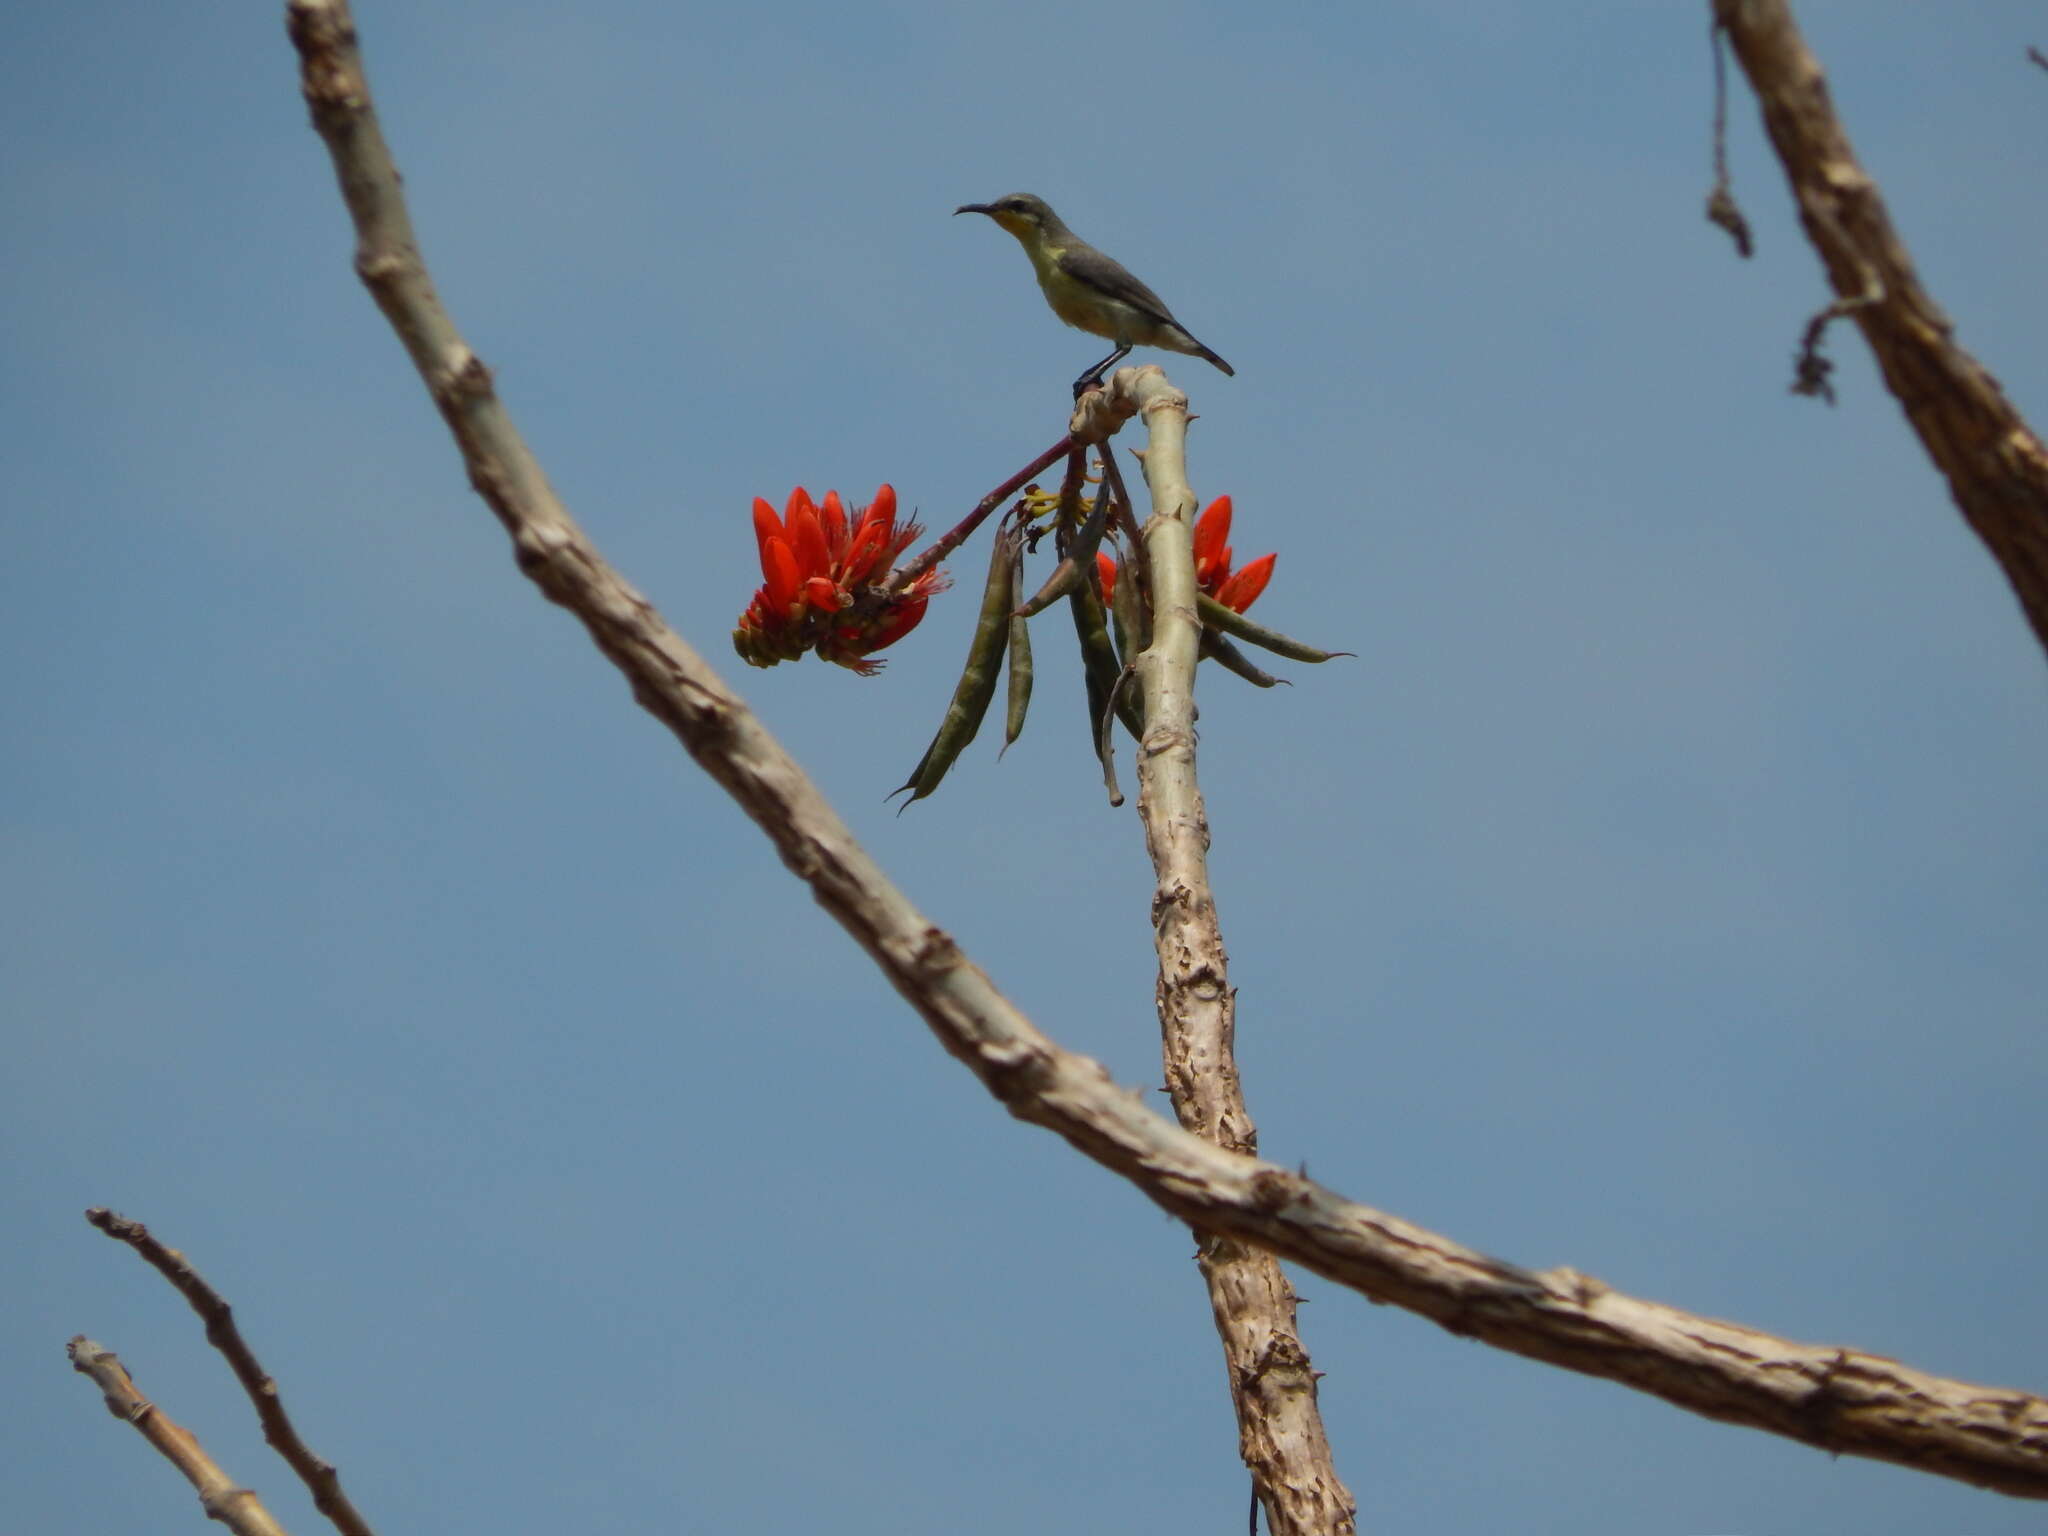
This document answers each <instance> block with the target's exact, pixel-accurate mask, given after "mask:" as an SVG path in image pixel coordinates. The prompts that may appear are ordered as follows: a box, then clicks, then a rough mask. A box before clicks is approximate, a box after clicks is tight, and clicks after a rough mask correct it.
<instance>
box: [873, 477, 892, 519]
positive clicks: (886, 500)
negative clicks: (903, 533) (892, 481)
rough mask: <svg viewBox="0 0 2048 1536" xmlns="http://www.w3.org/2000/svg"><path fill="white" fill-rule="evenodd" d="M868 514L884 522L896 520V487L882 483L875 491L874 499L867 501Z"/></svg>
mask: <svg viewBox="0 0 2048 1536" xmlns="http://www.w3.org/2000/svg"><path fill="white" fill-rule="evenodd" d="M867 510H868V515H869V516H872V517H879V518H880V519H881V520H882V521H883V522H885V523H894V522H895V521H896V487H895V486H893V485H888V484H886V483H885V484H884V485H883V486H882V488H881V489H880V490H878V491H876V492H875V499H874V500H873V501H871V502H869V503H868V506H867Z"/></svg>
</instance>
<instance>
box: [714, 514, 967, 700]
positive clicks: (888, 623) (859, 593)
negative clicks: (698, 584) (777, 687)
mask: <svg viewBox="0 0 2048 1536" xmlns="http://www.w3.org/2000/svg"><path fill="white" fill-rule="evenodd" d="M922 531H923V530H921V529H920V528H919V527H918V525H917V524H916V523H905V524H904V525H903V526H902V527H901V528H898V527H897V526H896V492H895V491H894V490H893V489H892V488H890V487H889V486H886V485H885V486H883V487H882V488H881V489H880V490H879V491H877V492H875V499H874V502H873V504H872V505H869V506H866V507H863V508H861V509H860V511H859V512H857V513H856V514H854V516H853V517H852V518H850V519H849V518H848V516H847V513H846V508H845V507H844V506H843V505H841V503H840V500H839V493H838V492H837V491H828V492H826V493H825V504H824V506H822V507H819V506H816V505H814V504H813V503H812V501H811V497H810V493H809V492H808V491H806V490H805V489H804V488H803V487H802V486H798V487H797V488H796V489H795V490H794V491H791V492H790V494H789V504H788V505H787V506H786V507H785V508H784V510H783V514H782V516H780V517H777V516H776V515H775V508H774V507H772V506H770V505H769V504H768V503H767V502H766V501H764V500H762V499H761V498H760V497H758V496H757V497H755V498H754V538H755V540H756V542H758V543H759V544H760V546H761V575H762V576H763V578H765V579H764V580H763V582H762V584H761V587H760V589H759V590H758V591H756V592H755V593H754V600H753V602H751V603H750V604H748V605H747V611H746V612H745V613H743V614H741V615H740V623H739V628H737V629H735V630H734V631H733V632H732V644H733V649H734V650H736V651H738V652H739V653H740V655H741V657H743V658H744V659H745V660H746V661H747V662H748V663H749V664H750V665H752V666H756V667H772V666H774V665H775V664H776V663H777V662H779V661H796V660H799V659H800V658H801V657H802V656H803V654H804V652H806V651H816V652H817V653H818V655H820V656H822V657H823V658H824V659H825V660H827V661H832V662H837V663H838V664H839V665H840V666H842V667H851V668H852V669H853V670H854V671H856V672H859V673H862V674H867V673H872V672H878V671H880V670H881V667H882V664H881V663H880V662H879V661H869V660H867V657H868V656H869V655H870V654H872V653H873V652H875V651H879V650H881V649H882V648H883V647H884V646H888V645H894V644H895V643H896V642H897V641H898V640H901V639H902V638H903V637H904V636H905V635H907V634H909V633H910V632H911V631H912V630H913V629H915V628H917V625H918V621H919V620H920V619H922V618H923V617H924V610H925V605H926V604H927V603H929V602H930V601H931V598H932V594H933V593H935V592H938V591H940V590H942V589H943V588H944V587H945V586H946V578H945V576H944V575H943V574H941V573H940V572H939V571H938V570H936V569H934V570H930V571H926V572H925V573H924V574H923V575H922V576H919V577H918V578H917V579H916V580H915V581H913V582H911V583H910V585H909V586H908V587H906V588H905V589H904V590H903V591H901V592H895V591H891V590H890V589H889V587H888V585H887V583H888V579H889V575H890V572H891V571H892V570H893V569H894V567H895V564H896V557H897V556H898V555H900V554H902V553H903V551H904V550H906V549H907V548H909V547H910V545H911V544H912V543H913V542H914V541H915V540H916V538H917V536H918V534H919V533H920V532H922Z"/></svg>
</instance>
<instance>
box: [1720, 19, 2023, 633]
mask: <svg viewBox="0 0 2048 1536" xmlns="http://www.w3.org/2000/svg"><path fill="white" fill-rule="evenodd" d="M1713 14H1714V19H1715V21H1716V23H1717V24H1718V25H1719V26H1720V27H1721V28H1722V29H1723V30H1724V31H1725V32H1726V33H1727V36H1728V40H1729V42H1730V44H1731V45H1732V46H1733V47H1734V49H1735V56H1736V58H1737V60H1739V61H1740V63H1741V65H1742V68H1743V72H1744V73H1745V74H1746V75H1747V76H1748V77H1749V83H1750V85H1751V87H1752V88H1753V89H1754V90H1755V91H1756V94H1757V101H1758V104H1759V105H1760V106H1761V107H1762V109H1763V118H1764V128H1765V130H1766V131H1767V132H1768V133H1769V135H1770V139H1771V143H1772V145H1773V146H1774V147H1775V148H1776V149H1777V152H1778V159H1779V160H1780V162H1782V164H1783V165H1784V167H1785V176H1786V179H1787V180H1788V181H1789V182H1790V183H1791V185H1792V195H1793V197H1794V198H1795V199H1797V201H1798V204H1799V218H1800V222H1801V223H1802V224H1803V225H1804V226H1805V228H1806V236H1807V238H1808V239H1809V240H1811V241H1812V242H1813V246H1814V249H1815V250H1817V251H1818V252H1819V253H1820V257H1821V261H1822V263H1823V264H1824V265H1825V266H1826V267H1827V272H1828V281H1829V282H1830V283H1831V284H1832V285H1833V287H1834V290H1835V293H1836V296H1837V297H1836V302H1835V303H1834V304H1832V305H1830V306H1829V307H1828V308H1827V309H1825V310H1823V311H1822V312H1821V313H1820V314H1819V315H1817V316H1815V317H1814V322H1813V324H1812V326H1811V327H1810V328H1809V330H1808V334H1807V338H1806V342H1805V344H1804V349H1803V351H1802V383H1801V385H1800V386H1795V387H1803V388H1807V389H1809V391H1810V392H1814V393H1822V392H1825V391H1826V388H1827V385H1826V371H1827V367H1828V365H1827V364H1826V362H1825V360H1824V359H1821V358H1820V355H1819V352H1818V350H1817V348H1818V344H1819V340H1820V334H1821V332H1822V331H1823V330H1824V329H1825V327H1826V326H1827V324H1828V323H1829V322H1830V321H1832V320H1835V319H1838V318H1841V317H1843V316H1848V317H1850V318H1853V319H1854V320H1855V322H1856V324H1857V325H1858V326H1860V327H1861V328H1862V331H1863V335H1864V339H1865V340H1867V341H1868V342H1869V343H1870V349H1871V351H1872V352H1874V353H1875V354H1876V355H1877V363H1878V367H1879V368H1881V369H1882V370H1883V372H1884V379H1885V383H1886V385H1887V386H1888V387H1889V388H1890V389H1891V392H1892V393H1893V394H1894V395H1896V396H1897V397H1898V401H1899V404H1900V406H1901V407H1902V408H1903V409H1904V410H1905V413H1906V419H1907V420H1908V421H1909V422H1911V423H1912V426H1913V430H1914V431H1915V432H1917V433H1918V434H1919V435H1920V442H1921V444H1922V446H1923V447H1925V448H1926V450H1927V455H1928V457H1929V458H1931V459H1932V460H1933V461H1934V465H1935V468H1937V469H1938V470H1940V471H1941V473H1942V474H1943V475H1944V476H1945V477H1946V478H1947V480H1948V485H1949V493H1950V495H1952V496H1953V497H1954V498H1955V502H1956V505H1957V506H1958V507H1959V508H1961V510H1962V514H1963V517H1964V518H1965V519H1966V520H1967V521H1968V523H1969V525H1970V526H1971V527H1972V528H1974V529H1975V530H1976V531H1977V536H1978V537H1979V538H1981V539H1982V540H1983V541H1984V543H1985V546H1986V547H1987V548H1988V549H1990V551H1991V554H1992V558H1994V559H1995V560H1997V562H1998V564H1999V566H2000V567H2001V568H2002V569H2003V570H2004V571H2005V575H2006V580H2008V581H2009V582H2011V583H2012V588H2013V591H2014V592H2016V593H2017V594H2018V595H2019V600H2020V606H2021V607H2022V608H2023V609H2024V610H2025V611H2026V615H2027V620H2028V622H2029V623H2031V624H2032V625H2033V628H2034V634H2035V636H2036V637H2037V638H2038V639H2039V640H2040V641H2041V643H2042V644H2043V645H2044V646H2048V449H2044V448H2043V447H2042V444H2041V440H2040V439H2039V438H2038V437H2037V436H2036V435H2035V434H2034V431H2033V429H2032V428H2031V427H2029V426H2028V425H2027V423H2026V422H2025V420H2023V419H2022V418H2021V416H2020V414H2019V412H2018V411H2016V410H2014V409H2013V407H2012V404H2011V402H2009V401H2008V400H2007V399H2006V398H2005V393H2004V391H2003V390H2002V389H2000V388H1999V385H1998V381H1997V380H1996V379H1995V378H1993V377H1992V376H1991V374H1990V373H1989V372H1988V371H1986V369H1985V368H1984V366H1983V365H1982V364H1981V363H1979V362H1978V361H1977V360H1976V359H1975V358H1973V357H1971V356H1970V354H1969V353H1967V352H1965V351H1964V350H1963V349H1962V348H1961V347H1959V346H1957V345H1956V343H1955V339H1954V329H1955V328H1954V326H1953V324H1952V323H1951V322H1950V320H1949V318H1948V316H1947V315H1945V314H1943V313H1942V311H1941V309H1940V307H1939V306H1938V305H1936V304H1935V302H1934V300H1933V298H1932V297H1930V296H1929V294H1928V293H1927V290H1926V289H1924V288H1923V287H1921V285H1920V278H1919V275H1918V274H1917V273H1916V272H1915V271H1914V270H1913V260H1912V257H1911V256H1910V255H1909V254H1908V253H1907V250H1906V247H1905V244H1904V242H1903V241H1901V240H1900V239H1899V236H1898V233H1897V231H1895V230H1894V229H1893V228H1892V222H1891V216H1890V214H1889V213H1888V212H1887V211H1886V209H1885V205H1884V199H1883V198H1881V197H1880V196H1879V195H1878V191H1877V184H1876V183H1875V182H1873V181H1872V180H1871V179H1870V176H1869V174H1868V173H1867V172H1866V171H1865V170H1864V169H1863V167H1862V166H1861V165H1859V164H1857V161H1856V155H1855V151H1854V149H1853V148H1851V146H1850V144H1849V137H1848V134H1847V133H1846V132H1845V131H1844V130H1843V128H1842V125H1841V122H1840V120H1839V119H1838V118H1837V117H1836V116H1835V109H1834V104H1833V102H1832V101H1830V99H1829V97H1828V88H1827V80H1826V78H1825V77H1824V76H1823V75H1822V73H1821V67H1820V62H1819V61H1818V60H1817V59H1815V58H1814V56H1813V54H1812V53H1811V52H1809V51H1808V49H1807V47H1806V42H1805V40H1804V39H1803V38H1802V37H1801V36H1800V34H1799V29H1798V27H1797V26H1796V25H1795V24H1794V22H1793V20H1792V12H1791V9H1790V7H1789V6H1787V5H1786V4H1785V0H1713Z"/></svg>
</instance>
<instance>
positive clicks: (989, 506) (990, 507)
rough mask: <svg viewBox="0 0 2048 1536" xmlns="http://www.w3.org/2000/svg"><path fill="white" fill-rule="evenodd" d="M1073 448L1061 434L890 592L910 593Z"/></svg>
mask: <svg viewBox="0 0 2048 1536" xmlns="http://www.w3.org/2000/svg"><path fill="white" fill-rule="evenodd" d="M1073 446H1074V440H1073V438H1072V437H1070V436H1068V435H1067V434H1066V433H1064V432H1063V433H1061V434H1060V440H1059V441H1058V442H1056V443H1054V444H1053V445H1052V446H1051V447H1050V448H1048V449H1046V450H1045V452H1043V453H1041V454H1040V455H1039V456H1038V457H1037V458H1035V459H1033V460H1032V461H1031V462H1030V463H1029V464H1026V465H1025V466H1024V467H1023V468H1022V469H1020V470H1018V471H1017V473H1015V474H1014V475H1012V476H1010V478H1009V479H1007V480H1005V481H1004V482H1003V483H1002V484H1001V485H999V486H997V487H996V488H995V489H994V490H992V491H990V492H989V493H988V494H987V495H986V496H984V497H982V498H981V500H980V501H979V502H978V503H976V504H975V508H974V510H973V511H972V512H970V513H968V514H967V515H966V516H965V517H963V518H961V519H960V522H959V525H958V526H957V527H955V528H954V529H953V530H952V531H951V532H950V533H947V534H946V535H945V536H944V537H943V538H941V539H940V540H939V541H938V542H937V543H935V544H933V545H932V547H931V548H929V549H927V550H926V551H925V552H924V553H923V554H921V555H919V556H918V557H917V558H916V559H915V560H913V561H911V562H910V564H908V565H906V566H904V567H903V569H902V570H900V571H898V572H897V573H896V574H895V575H894V576H892V577H890V578H889V590H890V591H891V592H902V591H905V590H907V589H908V588H909V586H910V584H911V583H912V582H913V581H915V580H917V578H918V577H920V576H922V575H923V574H924V573H925V572H926V571H928V570H930V569H931V568H932V567H933V566H935V565H937V564H938V563H939V562H940V561H941V560H943V559H945V558H946V556H948V555H950V554H951V553H953V551H954V550H956V549H958V548H959V547H960V546H961V545H962V544H964V543H965V542H966V541H967V539H968V536H969V535H971V534H972V533H973V532H974V530H975V529H977V528H979V527H980V526H981V525H982V524H983V523H984V522H986V521H987V520H988V515H989V513H991V512H993V511H995V509H996V508H997V507H999V506H1001V505H1002V504H1003V503H1004V502H1006V501H1008V500H1009V499H1010V498H1011V497H1012V496H1014V495H1016V494H1017V492H1018V491H1020V490H1022V489H1023V488H1024V486H1025V485H1026V483H1027V482H1029V480H1030V479H1031V477H1032V476H1033V475H1036V474H1041V473H1043V472H1044V470H1045V468H1046V466H1047V465H1049V464H1051V463H1052V461H1053V460H1054V459H1057V458H1058V457H1059V456H1060V455H1061V454H1063V453H1066V452H1067V451H1068V450H1069V449H1071V448H1072V447H1073Z"/></svg>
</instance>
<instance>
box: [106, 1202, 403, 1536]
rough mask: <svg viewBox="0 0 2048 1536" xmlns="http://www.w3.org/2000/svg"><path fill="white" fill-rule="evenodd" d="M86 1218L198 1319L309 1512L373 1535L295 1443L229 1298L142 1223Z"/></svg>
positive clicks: (327, 1470) (334, 1475)
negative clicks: (298, 1485)
mask: <svg viewBox="0 0 2048 1536" xmlns="http://www.w3.org/2000/svg"><path fill="white" fill-rule="evenodd" d="M85 1219H86V1220H87V1221H89V1222H91V1223H92V1224H93V1225H94V1226H96V1227H98V1228H99V1229H100V1230H101V1231H102V1232H104V1233H106V1234H107V1236H109V1237H111V1238H113V1239H114V1240H115V1241H116V1242H120V1243H126V1244H127V1245H128V1246H129V1247H130V1248H133V1249H134V1250H135V1251H136V1252H137V1253H138V1254H140V1255H141V1256H142V1258H143V1259H144V1260H145V1261H146V1262H147V1263H148V1264H149V1265H150V1266H151V1267H152V1268H153V1269H155V1270H156V1272H157V1273H158V1274H160V1275H162V1276H163V1277H164V1278H165V1279H166V1280H168V1281H170V1282H171V1284H172V1285H173V1286H174V1287H176V1289H177V1292H178V1294H179V1295H180V1296H183V1297H184V1298H185V1300H186V1301H187V1302H188V1303H190V1305H191V1307H192V1310H193V1311H194V1312H197V1313H198V1314H199V1317H200V1321H202V1322H204V1323H205V1324H206V1342H207V1343H209V1344H211V1345H212V1346H213V1347H214V1348H215V1349H217V1350H219V1351H220V1352H221V1354H223V1355H224V1356H226V1357H227V1362H228V1366H229V1368H230V1369H232V1370H233V1371H234V1373H235V1380H236V1381H238V1382H240V1383H241V1384H242V1390H243V1391H244V1392H246V1393H247V1394H248V1396H249V1401H250V1403H251V1404H253V1405H254V1407H255V1409H256V1417H257V1419H258V1421H259V1422H261V1424H262V1425H263V1438H264V1440H265V1441H267V1442H268V1443H269V1445H270V1448H271V1449H272V1450H274V1451H276V1452H277V1454H278V1455H280V1456H282V1457H283V1458H284V1460H285V1464H286V1465H287V1466H289V1467H290V1468H291V1469H292V1471H294V1472H295V1473H297V1474H298V1477H299V1481H300V1482H302V1483H304V1484H305V1485H306V1489H307V1491H308V1492H309V1493H311V1494H312V1495H313V1507H314V1508H315V1509H317V1510H319V1511H320V1513H321V1514H323V1515H325V1516H326V1517H327V1518H328V1520H329V1521H331V1522H332V1523H333V1525H334V1528H335V1529H336V1530H338V1531H340V1532H341V1536H374V1533H373V1532H372V1531H371V1529H370V1523H369V1522H368V1521H367V1520H365V1519H364V1518H363V1517H362V1514H361V1513H360V1512H359V1511H358V1510H357V1509H356V1507H355V1505H354V1504H352V1503H351V1502H350V1501H349V1497H348V1495H347V1494H346V1493H344V1492H342V1489H341V1474H340V1473H338V1472H336V1471H335V1470H334V1464H333V1463H332V1462H330V1461H325V1460H323V1459H322V1458H320V1457H318V1456H316V1455H314V1454H313V1452H312V1450H311V1449H310V1448H309V1447H308V1446H307V1444H306V1442H305V1441H303V1440H301V1439H300V1438H299V1431H298V1429H297V1427H296V1426H295V1425H294V1424H293V1423H292V1421H291V1415H290V1414H288V1413H286V1412H285V1411H284V1398H283V1396H282V1395H280V1394H279V1392H278V1390H277V1383H276V1382H275V1381H273V1380H271V1378H270V1375H269V1373H268V1372H266V1371H265V1370H264V1369H263V1366H262V1364H261V1362H259V1361H258V1360H257V1358H256V1352H255V1351H254V1350H252V1349H251V1348H249V1345H248V1341H247V1340H245V1339H244V1338H243V1337H242V1330H241V1329H240V1328H238V1327H236V1326H235V1309H234V1308H233V1307H231V1306H229V1305H228V1302H227V1298H226V1297H224V1296H222V1295H221V1294H220V1292H219V1291H216V1290H215V1289H214V1288H213V1287H212V1286H210V1285H208V1284H207V1283H206V1282H205V1281H204V1280H202V1279H200V1277H199V1271H197V1270H196V1269H194V1268H193V1267H192V1266H191V1265H190V1264H188V1263H187V1262H186V1261H185V1255H183V1254H182V1253H180V1252H178V1250H177V1249H175V1248H166V1247H165V1246H164V1245H163V1244H162V1243H160V1242H158V1241H157V1240H156V1239H155V1238H154V1237H152V1236H150V1232H149V1228H147V1227H145V1226H144V1225H143V1224H142V1223H141V1222H139V1221H129V1220H127V1219H126V1218H125V1217H122V1216H117V1215H115V1214H114V1213H113V1212H112V1211H110V1210H107V1209H106V1208H105V1207H104V1206H94V1207H93V1208H92V1209H91V1210H89V1211H87V1212H86V1213H85Z"/></svg>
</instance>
